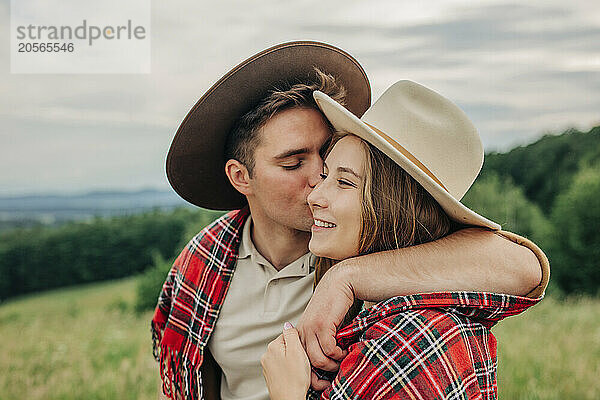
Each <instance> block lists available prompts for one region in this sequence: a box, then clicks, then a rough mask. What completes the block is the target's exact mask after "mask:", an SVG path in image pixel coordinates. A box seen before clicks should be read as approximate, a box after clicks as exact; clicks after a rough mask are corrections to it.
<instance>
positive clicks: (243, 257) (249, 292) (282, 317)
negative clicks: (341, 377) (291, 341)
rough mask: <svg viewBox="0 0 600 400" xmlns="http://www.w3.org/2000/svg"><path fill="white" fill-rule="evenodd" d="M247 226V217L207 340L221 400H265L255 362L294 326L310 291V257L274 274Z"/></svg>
mask: <svg viewBox="0 0 600 400" xmlns="http://www.w3.org/2000/svg"><path fill="white" fill-rule="evenodd" d="M251 224H252V217H249V218H248V220H247V221H246V222H245V224H244V228H243V231H242V239H241V242H240V248H239V251H238V260H237V265H236V268H235V273H234V274H233V278H232V280H231V284H230V286H229V291H228V292H227V295H226V296H225V302H224V303H223V305H222V307H221V311H220V313H219V318H218V319H217V323H216V325H215V328H214V331H213V333H212V336H211V338H210V340H209V341H208V349H209V350H210V352H211V354H212V355H213V357H214V358H215V360H216V361H217V363H218V364H219V365H220V366H221V369H222V370H223V375H222V377H221V398H222V399H223V400H227V399H244V400H250V399H253V400H254V399H264V400H267V399H268V398H269V392H268V391H267V386H266V384H265V380H264V378H263V375H262V368H261V366H260V357H261V356H262V355H263V353H264V352H265V351H266V347H267V344H268V343H269V342H270V341H272V340H273V339H275V338H276V337H277V336H279V335H280V334H281V332H282V330H283V324H284V323H285V322H286V321H290V322H291V323H292V324H294V325H296V323H297V322H298V320H299V319H300V316H301V315H302V312H303V311H304V309H305V308H306V305H307V304H308V301H309V300H310V297H311V295H312V289H313V280H314V268H313V266H312V265H311V263H313V262H314V257H313V256H311V255H310V253H307V254H305V255H303V256H302V257H300V258H298V259H297V260H296V261H294V262H292V263H291V264H289V265H287V266H285V267H284V268H282V269H281V271H277V270H276V269H275V267H273V265H271V263H270V262H269V261H267V260H266V259H265V258H264V257H263V256H262V255H261V254H260V253H259V252H258V251H257V250H256V248H255V247H254V243H252V239H251V236H250V232H251Z"/></svg>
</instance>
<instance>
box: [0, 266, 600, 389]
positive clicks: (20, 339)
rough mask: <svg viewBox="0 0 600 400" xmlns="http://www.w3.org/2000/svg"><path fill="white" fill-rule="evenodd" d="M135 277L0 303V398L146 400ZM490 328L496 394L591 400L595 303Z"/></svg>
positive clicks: (598, 342)
mask: <svg viewBox="0 0 600 400" xmlns="http://www.w3.org/2000/svg"><path fill="white" fill-rule="evenodd" d="M136 279H137V278H127V279H123V280H118V281H112V282H105V283H98V284H90V285H85V286H78V287H74V288H69V289H61V290H55V291H52V292H46V293H43V294H37V295H30V296H26V297H21V298H16V299H14V300H10V301H7V302H5V303H3V304H2V305H0V336H1V337H2V338H3V340H2V341H1V342H0V354H2V357H0V371H2V374H0V399H2V400H4V399H7V400H8V399H11V400H12V399H29V400H35V399H44V400H50V399H62V400H68V399H156V397H157V394H156V391H157V387H158V372H157V364H156V363H155V361H154V359H153V358H152V354H151V340H150V328H149V321H150V318H151V312H145V313H143V314H139V315H138V314H136V313H135V312H134V311H133V304H134V302H135V285H136ZM494 329H495V334H496V337H497V338H498V342H499V363H500V366H499V372H498V381H499V387H500V398H504V399H598V398H600V382H599V380H598V377H599V376H600V300H599V299H592V298H578V299H575V298H571V299H567V300H557V299H554V298H552V297H550V298H547V299H545V300H544V301H543V302H542V303H541V304H540V305H539V306H537V307H535V308H533V309H531V310H529V311H528V312H526V313H525V314H523V315H521V316H518V317H514V318H512V319H509V320H506V321H504V322H502V323H500V324H499V325H498V326H497V327H496V328H494Z"/></svg>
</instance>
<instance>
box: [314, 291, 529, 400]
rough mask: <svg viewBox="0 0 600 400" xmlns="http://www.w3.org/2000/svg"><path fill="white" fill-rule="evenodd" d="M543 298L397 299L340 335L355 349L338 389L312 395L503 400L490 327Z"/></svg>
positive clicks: (334, 384)
mask: <svg viewBox="0 0 600 400" xmlns="http://www.w3.org/2000/svg"><path fill="white" fill-rule="evenodd" d="M540 300H541V298H538V299H529V298H525V297H518V296H508V295H501V294H491V293H475V292H452V293H450V292H447V293H430V294H419V295H413V296H403V297H394V298H392V299H389V300H387V301H385V302H381V303H379V304H377V305H375V306H373V307H371V308H370V309H367V310H363V311H362V312H361V313H360V314H359V315H358V316H357V317H356V318H355V319H354V320H353V321H352V323H351V324H350V325H348V326H347V327H345V328H343V329H342V330H340V331H339V332H338V334H337V340H338V344H339V345H340V346H341V347H342V349H348V356H347V357H346V358H345V359H344V360H343V361H342V363H341V366H340V370H339V371H338V374H337V376H336V377H335V379H334V380H333V382H332V386H331V387H330V388H329V389H328V390H327V391H325V392H323V393H322V394H321V395H320V396H319V394H318V393H316V392H312V391H311V392H309V396H308V398H309V399H317V398H321V399H397V398H405V399H496V398H497V388H496V366H497V361H496V338H495V337H494V335H493V334H492V333H491V332H490V328H491V327H492V326H493V325H494V324H496V322H498V321H499V320H501V319H503V318H506V317H508V316H511V315H515V314H518V313H520V312H522V311H524V310H525V309H527V308H529V307H531V306H532V305H534V304H536V303H538V302H539V301H540Z"/></svg>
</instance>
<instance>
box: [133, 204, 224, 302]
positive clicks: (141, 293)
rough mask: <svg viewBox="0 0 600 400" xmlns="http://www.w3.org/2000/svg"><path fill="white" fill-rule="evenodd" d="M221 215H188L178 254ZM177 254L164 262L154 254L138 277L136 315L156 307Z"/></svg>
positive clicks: (209, 211) (203, 212)
mask: <svg viewBox="0 0 600 400" xmlns="http://www.w3.org/2000/svg"><path fill="white" fill-rule="evenodd" d="M222 214H223V212H222V211H211V210H204V209H201V210H199V211H197V212H195V213H193V214H192V215H190V216H189V218H188V219H187V223H186V229H185V230H184V231H183V234H182V235H181V239H180V241H179V244H178V246H177V250H178V252H180V251H181V250H182V249H183V248H184V247H185V246H186V245H187V244H188V242H189V241H190V240H191V239H192V238H193V237H194V236H195V235H196V234H197V233H198V232H200V231H201V230H202V229H203V228H204V227H205V226H207V225H209V224H210V223H211V222H212V221H214V220H215V219H217V218H218V217H220V216H221V215H222ZM178 254H179V253H177V254H175V255H174V256H173V257H172V258H170V259H168V260H165V259H164V257H162V255H161V254H160V253H155V254H154V257H153V260H154V261H153V264H152V266H151V267H150V268H148V269H147V270H146V271H145V272H144V273H143V274H142V275H141V276H140V278H139V279H138V282H137V286H136V300H135V310H136V311H137V312H138V313H141V312H144V311H147V310H152V309H153V308H154V307H156V302H157V300H158V295H159V294H160V291H161V289H162V286H163V283H164V282H165V278H166V277H167V274H168V273H169V270H170V269H171V266H172V265H173V262H174V261H175V258H177V255H178Z"/></svg>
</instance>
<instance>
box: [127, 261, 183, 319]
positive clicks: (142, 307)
mask: <svg viewBox="0 0 600 400" xmlns="http://www.w3.org/2000/svg"><path fill="white" fill-rule="evenodd" d="M173 261H174V260H165V259H164V258H163V257H162V255H161V254H160V253H155V254H154V263H153V265H152V266H151V267H150V268H148V269H147V270H146V271H144V273H143V274H142V275H141V276H140V277H139V279H138V281H137V284H136V300H135V311H136V312H138V313H142V312H144V311H147V310H151V309H153V308H154V307H156V302H157V300H158V295H159V294H160V291H161V289H162V286H163V283H164V281H165V278H166V277H167V274H168V273H169V270H170V269H171V265H173Z"/></svg>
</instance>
